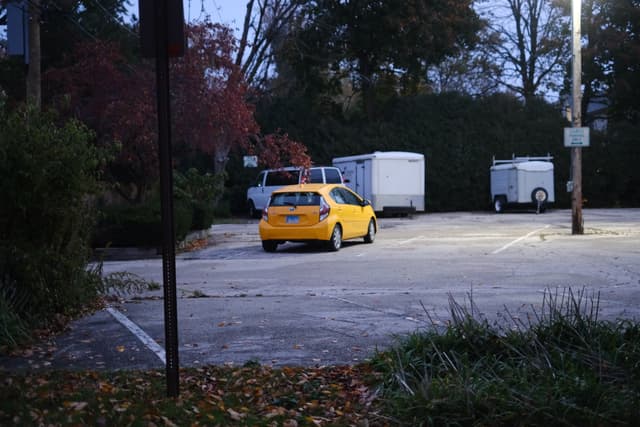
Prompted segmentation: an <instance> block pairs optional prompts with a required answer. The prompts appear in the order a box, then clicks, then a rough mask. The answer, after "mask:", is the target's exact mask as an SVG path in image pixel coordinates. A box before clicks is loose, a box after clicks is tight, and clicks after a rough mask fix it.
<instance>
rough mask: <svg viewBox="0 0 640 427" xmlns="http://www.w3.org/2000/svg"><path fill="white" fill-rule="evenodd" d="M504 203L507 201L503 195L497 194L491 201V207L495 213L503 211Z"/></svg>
mask: <svg viewBox="0 0 640 427" xmlns="http://www.w3.org/2000/svg"><path fill="white" fill-rule="evenodd" d="M506 204H507V201H506V200H505V198H504V196H498V197H496V198H495V200H494V201H493V209H494V210H495V212H496V213H503V212H504V208H505V205H506Z"/></svg>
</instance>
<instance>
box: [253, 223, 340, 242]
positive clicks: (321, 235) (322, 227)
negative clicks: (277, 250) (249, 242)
mask: <svg viewBox="0 0 640 427" xmlns="http://www.w3.org/2000/svg"><path fill="white" fill-rule="evenodd" d="M259 231H260V239H261V240H281V241H285V240H287V241H290V242H296V241H298V242H304V241H309V240H329V238H330V237H331V231H332V227H331V226H330V224H329V222H327V221H322V222H319V223H318V224H316V225H312V226H308V225H305V226H299V227H297V226H290V227H283V226H277V227H274V226H272V225H271V224H269V223H267V222H265V221H264V220H260V226H259Z"/></svg>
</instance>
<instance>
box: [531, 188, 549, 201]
mask: <svg viewBox="0 0 640 427" xmlns="http://www.w3.org/2000/svg"><path fill="white" fill-rule="evenodd" d="M548 197H549V195H548V194H547V190H545V189H544V188H542V187H538V188H536V189H535V190H533V191H532V192H531V201H532V202H533V203H536V204H537V203H545V202H546V201H547V198H548Z"/></svg>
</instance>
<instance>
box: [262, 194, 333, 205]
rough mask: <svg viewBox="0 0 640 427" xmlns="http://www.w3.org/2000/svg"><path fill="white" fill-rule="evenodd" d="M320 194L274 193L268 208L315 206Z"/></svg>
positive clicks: (318, 201) (318, 202) (317, 203)
mask: <svg viewBox="0 0 640 427" xmlns="http://www.w3.org/2000/svg"><path fill="white" fill-rule="evenodd" d="M320 197H321V196H320V194H318V193H314V192H311V191H296V192H289V193H275V194H273V195H272V196H271V203H270V206H317V205H319V204H320Z"/></svg>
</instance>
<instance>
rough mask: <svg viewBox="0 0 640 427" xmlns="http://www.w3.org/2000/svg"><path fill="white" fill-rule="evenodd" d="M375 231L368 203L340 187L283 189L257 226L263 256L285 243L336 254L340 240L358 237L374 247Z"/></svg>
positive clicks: (267, 207) (311, 185)
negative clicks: (321, 247) (314, 243)
mask: <svg viewBox="0 0 640 427" xmlns="http://www.w3.org/2000/svg"><path fill="white" fill-rule="evenodd" d="M377 230H378V223H377V219H376V215H375V213H374V212H373V208H372V207H371V203H369V201H368V200H365V199H363V198H362V197H360V196H359V195H357V194H356V193H354V192H353V191H351V190H350V189H349V188H347V187H345V186H344V185H342V184H300V185H288V186H286V187H282V188H280V189H278V190H276V191H274V192H273V193H272V194H271V198H270V199H269V202H268V204H267V206H266V207H265V209H264V210H263V211H262V219H261V220H260V224H259V231H260V239H261V240H262V248H263V249H264V250H265V251H266V252H275V250H276V248H277V247H278V245H279V244H281V243H284V242H286V241H289V242H312V241H320V242H324V243H325V244H326V246H327V248H328V249H329V250H330V251H337V250H339V249H340V247H341V246H342V241H343V240H348V239H355V238H360V237H361V238H363V239H364V241H365V243H373V241H374V239H375V237H376V231H377Z"/></svg>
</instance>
